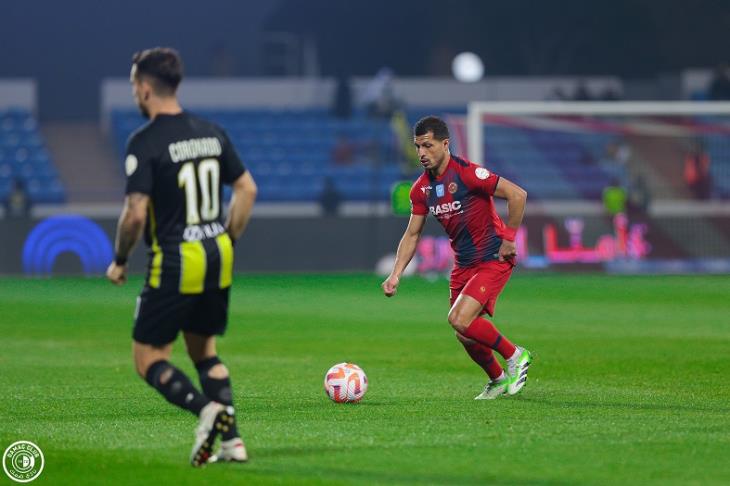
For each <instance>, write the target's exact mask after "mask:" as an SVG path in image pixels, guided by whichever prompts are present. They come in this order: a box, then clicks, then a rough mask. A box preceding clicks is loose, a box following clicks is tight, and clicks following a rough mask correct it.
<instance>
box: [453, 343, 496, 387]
mask: <svg viewBox="0 0 730 486" xmlns="http://www.w3.org/2000/svg"><path fill="white" fill-rule="evenodd" d="M461 344H463V345H464V349H465V350H466V352H467V353H469V356H470V357H471V359H473V360H474V362H475V363H476V364H478V365H479V366H481V367H482V369H483V370H484V371H485V372H486V373H487V375H489V378H491V379H493V380H496V379H497V378H499V376H500V375H501V374H502V372H503V370H502V366H501V365H500V364H499V361H497V360H496V359H495V358H494V353H492V349H491V348H489V347H487V346H485V345H483V344H480V343H477V342H474V343H471V344H467V343H461Z"/></svg>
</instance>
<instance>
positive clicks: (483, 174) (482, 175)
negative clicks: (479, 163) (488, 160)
mask: <svg viewBox="0 0 730 486" xmlns="http://www.w3.org/2000/svg"><path fill="white" fill-rule="evenodd" d="M475 174H476V176H477V177H478V178H479V179H482V180H484V179H486V178H487V177H489V171H488V170H487V169H485V168H484V167H477V170H476V172H475Z"/></svg>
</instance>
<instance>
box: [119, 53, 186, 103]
mask: <svg viewBox="0 0 730 486" xmlns="http://www.w3.org/2000/svg"><path fill="white" fill-rule="evenodd" d="M182 78H183V65H182V59H180V54H178V53H177V51H176V50H175V49H170V48H168V47H155V48H154V49H146V50H144V51H139V52H135V53H134V56H132V71H131V73H130V75H129V80H130V81H131V83H132V95H133V96H134V101H135V102H136V103H137V106H138V107H139V109H140V111H141V112H142V114H143V115H144V116H146V117H149V104H150V102H151V101H152V100H154V99H155V98H156V99H160V98H170V97H173V98H174V97H175V93H176V92H177V87H178V85H180V81H182Z"/></svg>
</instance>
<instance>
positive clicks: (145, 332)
mask: <svg viewBox="0 0 730 486" xmlns="http://www.w3.org/2000/svg"><path fill="white" fill-rule="evenodd" d="M192 302H193V300H191V298H190V297H189V296H182V295H180V294H178V293H177V292H167V291H161V290H153V289H149V288H145V290H143V291H142V294H141V295H140V298H139V302H138V307H137V312H136V316H135V323H134V333H133V337H134V345H133V353H134V362H135V365H136V368H137V373H139V375H140V376H141V377H142V378H144V379H145V380H146V381H147V383H149V384H150V385H151V386H152V387H153V388H155V389H156V390H157V391H158V392H159V393H160V394H161V395H162V396H164V397H165V399H166V400H167V401H169V402H170V403H172V404H174V405H177V406H179V407H181V408H184V409H185V410H188V411H190V412H192V413H194V414H195V415H196V416H197V417H198V419H199V424H198V428H197V429H196V432H195V434H196V439H195V445H194V446H193V452H192V453H191V457H190V461H191V463H192V464H193V465H194V466H200V465H202V464H205V463H206V462H207V460H208V458H209V457H210V454H211V452H212V449H213V443H214V441H215V438H216V436H217V434H218V432H217V430H216V428H215V424H216V422H218V421H220V420H221V417H220V415H221V412H222V411H223V409H224V407H223V405H221V404H219V403H217V402H213V401H211V400H210V399H209V398H208V397H206V396H205V395H204V394H202V393H200V391H198V390H197V389H196V388H195V386H194V385H193V383H192V382H191V381H190V378H188V376H187V375H186V374H185V373H183V372H182V371H181V370H180V369H178V368H176V367H175V366H173V365H172V363H170V361H169V359H170V353H171V351H172V343H173V342H174V341H175V339H176V338H177V333H178V331H179V327H180V325H181V323H182V322H184V321H185V317H186V316H187V315H188V314H189V312H190V304H191V303H192Z"/></svg>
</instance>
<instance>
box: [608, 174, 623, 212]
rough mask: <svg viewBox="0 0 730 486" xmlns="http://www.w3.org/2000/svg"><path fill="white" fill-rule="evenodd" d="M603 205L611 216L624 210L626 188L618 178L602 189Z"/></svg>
mask: <svg viewBox="0 0 730 486" xmlns="http://www.w3.org/2000/svg"><path fill="white" fill-rule="evenodd" d="M603 207H604V208H605V209H606V212H607V213H608V214H609V215H611V216H616V215H617V214H620V213H624V212H626V190H625V189H624V188H623V187H622V186H621V181H619V180H618V178H614V179H613V180H612V181H611V183H610V184H609V185H608V186H606V187H605V188H604V189H603Z"/></svg>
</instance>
